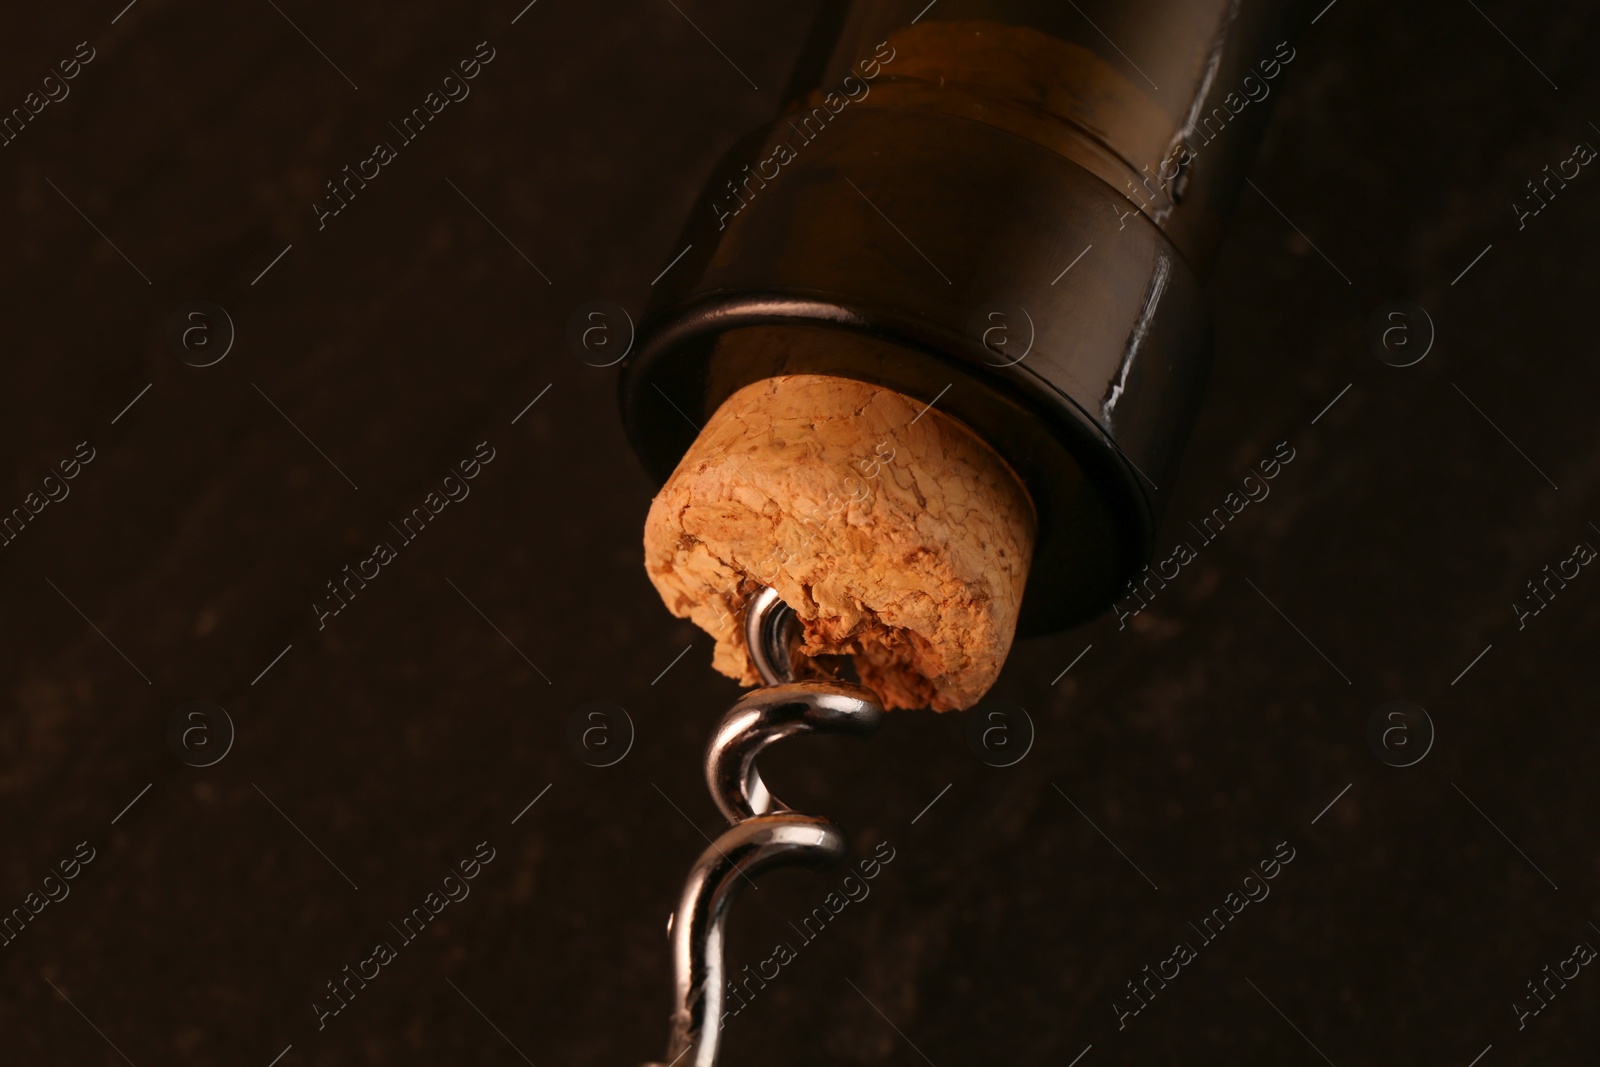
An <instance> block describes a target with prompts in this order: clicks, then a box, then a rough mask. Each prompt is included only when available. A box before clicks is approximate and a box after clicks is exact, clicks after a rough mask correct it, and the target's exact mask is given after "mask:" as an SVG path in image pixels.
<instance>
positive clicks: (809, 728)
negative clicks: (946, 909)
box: [648, 588, 883, 1067]
mask: <svg viewBox="0 0 1600 1067" xmlns="http://www.w3.org/2000/svg"><path fill="white" fill-rule="evenodd" d="M798 630H799V628H798V623H797V620H796V619H795V616H794V612H793V611H792V610H791V609H790V608H789V606H788V605H787V604H785V603H784V602H783V601H782V600H780V599H779V598H778V595H777V593H776V592H775V591H774V590H772V589H770V588H764V589H762V590H761V592H760V593H758V594H756V596H754V597H752V598H751V600H750V604H749V607H748V608H747V609H746V615H745V638H746V642H747V644H748V646H749V649H750V658H751V660H752V661H753V662H754V664H755V666H756V670H757V671H758V672H759V673H760V674H761V677H762V680H763V681H764V682H765V683H766V686H765V687H764V688H761V689H757V690H755V691H754V692H752V693H750V694H748V695H747V696H745V697H743V698H742V699H741V700H739V701H738V703H736V704H734V705H733V707H732V708H730V709H728V712H727V714H725V715H724V716H723V717H722V721H721V722H720V723H719V724H718V726H717V729H716V730H715V732H713V733H712V735H711V743H710V744H709V745H708V746H707V748H706V756H705V775H706V786H707V788H708V789H709V790H710V791H711V799H712V800H713V801H715V802H716V805H717V808H718V809H719V810H720V811H721V812H722V814H723V815H724V816H725V817H726V818H727V820H728V821H729V823H731V824H732V825H731V826H730V827H729V829H727V830H726V831H724V832H723V833H722V834H721V835H720V836H719V837H718V838H717V839H716V840H715V841H714V842H712V844H711V847H710V848H708V849H706V850H705V851H704V852H702V853H701V854H700V858H699V859H698V860H696V861H695V864H694V866H693V867H692V868H690V871H689V877H688V880H687V881H686V882H685V884H684V887H683V894H682V896H680V897H679V900H678V909H677V911H676V912H674V914H673V916H672V920H671V922H670V924H669V925H668V932H669V935H670V936H671V938H672V960H673V970H674V984H673V998H674V1000H673V1012H672V1017H671V1036H670V1038H669V1041H668V1045H667V1059H666V1060H665V1061H664V1063H662V1064H651V1065H648V1067H715V1065H716V1063H717V1057H718V1054H719V1052H720V1049H721V1039H722V997H723V991H724V989H725V988H726V985H727V978H726V975H725V967H726V960H725V959H724V956H723V953H724V947H725V941H724V930H725V927H726V925H727V920H728V911H729V909H730V907H731V906H732V904H733V901H734V899H735V898H736V897H737V896H738V894H739V891H740V890H741V889H742V888H743V887H744V886H745V885H747V884H750V881H749V880H750V879H752V878H754V877H755V876H756V875H758V874H761V873H763V872H765V871H768V870H772V869H774V868H777V867H787V866H798V865H821V864H825V863H833V862H836V861H838V860H839V859H840V858H842V857H843V856H844V853H845V841H844V837H843V835H842V834H840V833H839V831H838V830H837V829H835V828H834V826H833V824H832V823H830V822H829V821H828V820H827V819H824V818H822V817H821V816H817V815H803V814H801V813H799V812H796V811H794V810H792V809H791V808H789V807H788V806H787V805H785V804H784V803H783V802H782V801H780V800H779V799H778V798H777V797H775V796H773V795H772V792H771V791H770V790H768V789H767V786H766V783H765V782H763V781H762V779H761V775H760V772H758V771H757V770H756V765H755V761H756V757H757V756H758V755H760V753H761V752H762V750H763V749H765V748H766V747H767V746H768V745H770V744H772V743H773V742H775V741H779V740H782V739H784V738H787V737H793V736H795V735H797V734H807V733H842V734H853V735H856V736H866V735H869V734H871V733H872V732H873V731H875V730H876V729H877V728H878V724H879V722H880V721H881V720H882V718H883V708H882V707H881V706H880V705H879V703H878V700H877V698H876V697H875V696H874V695H873V694H872V692H871V691H870V690H868V689H865V688H863V687H861V686H859V685H852V684H850V683H848V682H841V681H836V680H833V679H817V680H807V681H799V682H797V681H795V672H794V649H795V646H796V644H797V640H798Z"/></svg>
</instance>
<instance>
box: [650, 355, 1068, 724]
mask: <svg viewBox="0 0 1600 1067" xmlns="http://www.w3.org/2000/svg"><path fill="white" fill-rule="evenodd" d="M1035 534H1036V519H1035V515H1034V510H1033V505H1032V502H1031V501H1030V500H1029V498H1028V494H1027V492H1026V490H1025V489H1024V488H1023V486H1022V483H1021V482H1020V481H1019V480H1018V478H1017V476H1016V475H1015V474H1014V473H1013V472H1012V470H1011V469H1010V467H1009V466H1007V465H1006V463H1005V462H1004V461H1003V460H1002V459H1001V458H1000V457H999V456H998V455H996V454H995V453H994V451H993V450H992V449H990V448H989V446H988V445H986V444H985V443H984V442H983V441H981V440H979V439H978V438H977V437H976V436H975V435H973V433H972V432H971V431H970V430H968V429H967V428H966V427H965V426H963V425H962V424H961V423H959V422H957V421H956V420H955V419H953V418H951V417H950V416H948V415H945V414H944V413H942V412H940V411H939V410H937V409H936V408H934V407H931V406H929V405H928V404H927V403H926V402H924V401H919V400H914V399H912V398H910V397H907V396H903V395H901V394H899V393H896V392H893V391H891V390H888V389H885V388H882V387H881V386H877V385H873V384H870V383H867V382H860V381H855V380H852V379H848V378H838V377H831V376H826V375H816V374H797V375H785V376H781V377H775V378H768V379H766V380H763V381H759V382H756V383H754V384H752V385H748V386H746V387H744V388H743V389H740V390H739V391H738V392H736V393H734V394H733V395H732V396H730V397H729V398H728V399H727V400H726V401H724V402H723V404H722V405H721V407H719V408H718V409H717V411H716V412H715V414H713V415H712V417H711V419H710V421H708V422H707V423H706V425H705V428H704V429H703V431H702V432H701V433H700V436H699V437H697V438H696V439H695V441H694V443H693V444H692V445H691V446H690V448H689V451H688V452H687V453H686V454H685V455H684V457H683V459H682V460H681V461H680V462H679V464H678V467H677V469H676V470H675V471H674V472H673V473H672V476H671V477H670V478H669V479H668V480H667V483H666V485H665V486H663V487H662V490H661V492H660V493H659V494H658V495H657V496H656V498H655V501H654V502H653V503H652V505H651V507H650V513H649V517H648V518H647V519H646V522H645V535H644V546H645V567H646V570H647V571H648V573H649V575H650V579H651V581H652V582H654V583H655V587H656V589H657V591H658V592H659V593H660V594H661V598H662V600H663V601H665V602H666V605H667V607H668V609H669V610H671V611H672V613H673V614H674V615H677V616H679V617H682V618H688V619H691V620H693V621H694V623H695V624H696V625H698V626H699V627H700V628H701V629H703V630H705V631H706V632H707V633H709V634H711V636H712V637H714V638H715V639H716V650H715V653H714V656H713V660H712V663H713V666H715V667H716V669H717V670H719V671H721V672H722V673H723V674H726V675H728V676H730V677H732V678H736V679H738V680H739V681H740V682H742V683H744V684H746V685H755V684H757V683H758V682H759V681H760V679H759V677H758V675H757V674H756V671H755V668H754V666H753V665H752V663H751V661H750V657H749V654H748V652H747V650H746V647H745V640H744V632H743V626H742V622H743V611H744V606H745V604H746V602H747V601H748V599H749V598H750V597H751V596H753V595H754V594H755V593H756V592H757V591H758V590H759V589H760V588H761V587H762V586H767V585H770V586H772V587H773V588H774V589H775V590H776V591H777V592H778V595H779V596H780V597H782V598H783V600H784V601H785V602H786V603H787V604H788V605H789V606H790V607H792V608H793V609H794V611H795V614H796V615H797V616H798V617H799V619H800V622H801V625H802V626H803V628H804V634H805V638H804V643H803V644H802V646H801V649H800V654H801V657H802V661H804V660H806V659H815V660H820V661H822V662H823V664H824V665H826V664H827V663H828V662H829V659H830V657H844V656H848V657H850V658H851V659H852V660H853V662H854V665H855V669H856V672H857V674H858V675H859V676H860V678H861V681H862V683H863V684H865V685H867V686H868V687H870V688H871V689H873V690H874V691H875V692H876V693H877V694H878V695H879V697H880V698H881V699H882V701H883V704H884V706H885V707H886V708H920V707H931V708H933V709H934V710H936V711H948V710H952V709H959V708H967V707H970V706H972V705H973V704H975V703H976V702H977V701H978V700H979V699H980V698H981V697H982V696H983V694H984V693H985V692H987V691H988V689H989V687H990V686H991V685H993V683H994V680H995V678H996V677H997V676H998V675H999V673H1000V668H1001V666H1002V665H1003V664H1004V662H1005V658H1006V654H1007V652H1008V651H1009V650H1010V648H1011V641H1012V639H1013V637H1014V636H1015V633H1016V623H1017V612H1018V609H1019V608H1020V606H1021V603H1022V591H1023V587H1024V585H1025V584H1026V582H1027V577H1028V566H1029V563H1030V560H1031V558H1032V553H1033V547H1034V538H1035Z"/></svg>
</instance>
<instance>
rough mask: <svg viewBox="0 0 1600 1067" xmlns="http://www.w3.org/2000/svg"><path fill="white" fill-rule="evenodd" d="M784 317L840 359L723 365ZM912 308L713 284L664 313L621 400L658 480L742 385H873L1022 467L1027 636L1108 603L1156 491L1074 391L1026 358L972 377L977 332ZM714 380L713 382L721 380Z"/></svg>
mask: <svg viewBox="0 0 1600 1067" xmlns="http://www.w3.org/2000/svg"><path fill="white" fill-rule="evenodd" d="M760 327H776V328H779V329H801V330H816V331H827V332H829V333H831V334H832V335H833V336H832V338H831V342H832V343H830V344H829V345H827V346H821V347H826V348H827V349H831V350H833V351H835V352H836V358H834V359H824V360H819V361H815V362H809V361H804V360H802V361H800V362H798V363H797V362H796V361H795V359H794V358H793V355H792V353H791V354H790V356H789V357H788V358H787V359H780V358H778V357H774V358H772V359H764V358H761V357H760V356H751V355H750V354H749V353H751V352H752V351H754V352H759V351H760V350H761V348H760V346H750V345H745V346H741V353H742V357H741V359H740V360H739V362H738V365H737V366H729V365H725V364H724V365H716V366H714V363H715V361H716V356H715V349H716V346H717V342H718V340H719V339H721V338H723V337H724V336H727V335H729V334H731V333H734V332H736V331H740V330H745V329H751V328H760ZM941 333H942V331H940V330H938V329H937V328H936V327H933V326H932V325H931V324H928V323H926V322H923V321H919V320H917V319H915V318H914V317H905V316H900V315H896V314H894V313H892V312H887V313H886V312H869V311H867V310H865V309H862V308H859V307H852V306H850V305H848V304H845V303H842V302H831V301H823V300H818V299H817V298H816V297H815V295H814V294H800V295H793V296H786V295H785V294H778V293H721V294H711V295H708V296H706V297H704V298H702V299H700V300H697V301H695V302H693V303H692V304H689V305H686V306H684V307H682V308H680V309H678V311H677V312H676V313H675V314H673V315H671V316H670V317H668V318H666V319H663V320H658V321H656V322H654V323H652V324H651V325H650V326H649V327H648V328H647V330H646V332H643V333H641V336H640V344H639V346H638V347H637V348H636V350H635V352H634V353H633V354H632V355H630V357H629V358H628V360H627V361H626V362H625V363H624V365H623V374H622V377H621V379H620V383H619V384H620V394H621V395H620V400H621V406H622V412H623V421H624V425H625V428H626V430H627V434H628V438H629V443H630V444H631V446H632V447H633V449H634V451H635V453H636V454H637V455H638V456H639V458H640V460H641V461H642V462H643V464H644V466H645V468H646V470H647V471H648V473H649V474H650V475H651V477H652V478H653V479H654V480H655V481H656V483H657V484H660V483H662V482H664V481H665V480H666V479H667V477H668V476H669V475H670V474H671V473H672V471H673V469H674V468H675V467H676V466H677V464H678V461H679V460H680V459H681V458H682V457H683V455H684V453H686V452H687V451H688V449H689V446H690V444H692V443H693V441H694V439H695V437H696V435H697V434H698V432H699V431H698V427H699V426H702V425H704V423H705V420H706V419H707V418H709V417H710V415H711V414H712V413H713V412H715V410H716V409H717V407H718V406H720V404H721V403H722V402H723V401H724V400H725V399H727V397H728V396H731V395H732V394H733V393H734V392H737V391H738V390H739V389H740V388H743V387H744V386H746V385H749V384H751V383H752V382H756V381H760V380H763V379H766V378H771V377H777V376H779V375H786V374H828V375H833V376H836V377H845V378H853V379H857V380H860V381H869V382H872V383H873V384H875V385H880V386H883V387H884V388H887V389H892V390H894V391H896V392H899V393H902V394H904V395H907V396H911V397H914V398H918V399H921V400H923V401H933V400H934V399H935V398H936V397H937V396H938V394H939V393H940V392H941V390H945V389H946V387H947V386H948V385H949V384H950V383H951V382H952V381H955V382H959V383H960V385H961V388H960V389H959V390H956V389H949V390H948V391H946V392H945V394H944V396H943V397H942V398H940V399H939V400H938V403H939V409H940V411H941V412H943V413H944V414H946V415H948V416H950V417H952V418H954V419H955V420H957V421H958V422H960V423H962V424H963V425H964V426H966V427H967V428H968V429H969V430H971V431H972V432H973V434H974V435H976V436H977V437H978V438H979V439H981V440H983V441H985V442H986V443H987V444H989V445H990V446H991V447H992V448H993V449H994V450H995V452H996V454H997V455H999V456H1000V458H1001V459H1003V460H1004V461H1005V462H1006V463H1007V464H1008V465H1009V466H1010V467H1011V469H1012V471H1013V472H1014V473H1015V474H1016V476H1017V478H1018V480H1019V482H1021V484H1022V485H1023V487H1024V488H1025V489H1026V491H1027V493H1028V496H1029V499H1030V500H1031V501H1032V503H1033V506H1034V510H1035V514H1036V517H1037V519H1038V534H1037V540H1036V543H1035V546H1034V558H1033V564H1032V567H1031V569H1030V572H1029V577H1028V584H1027V588H1026V591H1025V593H1024V596H1023V601H1022V608H1021V612H1020V614H1019V617H1018V636H1019V637H1028V636H1035V635H1038V634H1043V633H1052V632H1056V631H1058V630H1062V629H1066V628H1068V627H1070V626H1074V625H1077V624H1078V623H1081V622H1085V621H1087V620H1089V619H1091V618H1093V617H1094V616H1096V615H1098V614H1100V613H1101V612H1102V611H1104V610H1105V609H1106V608H1107V607H1109V606H1110V604H1111V603H1112V602H1113V601H1114V600H1115V599H1116V598H1117V597H1118V596H1119V595H1121V593H1122V592H1123V590H1124V589H1125V588H1126V585H1127V582H1128V581H1129V580H1131V579H1132V577H1133V576H1134V575H1135V574H1137V573H1138V571H1139V570H1140V568H1142V567H1143V566H1144V564H1145V563H1146V562H1148V560H1149V557H1150V553H1151V551H1152V549H1153V543H1154V525H1155V511H1154V501H1153V500H1152V498H1151V496H1150V495H1149V493H1148V491H1147V487H1146V486H1144V485H1142V484H1141V482H1140V480H1139V476H1138V474H1137V473H1136V472H1135V470H1134V469H1133V468H1132V467H1131V465H1130V464H1129V463H1128V461H1127V459H1126V457H1125V456H1123V455H1122V454H1121V451H1120V449H1119V448H1118V447H1117V446H1116V445H1115V443H1114V442H1113V441H1112V439H1111V438H1110V437H1109V436H1108V435H1107V434H1106V433H1105V432H1104V431H1103V430H1102V429H1101V428H1100V427H1099V426H1097V425H1096V424H1095V423H1094V422H1093V420H1092V419H1090V418H1089V417H1088V416H1087V415H1086V414H1085V413H1084V412H1083V411H1082V409H1081V408H1080V407H1079V406H1078V405H1077V404H1076V403H1075V402H1074V401H1073V400H1072V399H1071V398H1070V397H1068V396H1067V395H1066V394H1064V393H1063V392H1061V391H1060V390H1059V389H1058V388H1056V387H1055V386H1053V385H1052V384H1051V383H1049V382H1048V381H1045V380H1044V379H1042V378H1040V377H1039V376H1038V375H1037V374H1035V373H1034V372H1033V371H1032V370H1031V369H1029V368H1027V367H1022V368H1009V369H1008V370H1009V372H1010V373H1009V376H1002V375H1001V374H991V375H980V374H974V367H973V366H972V363H971V362H970V361H969V358H963V356H962V355H960V354H959V352H960V349H961V348H962V346H964V345H968V344H970V339H967V338H964V337H961V336H960V335H946V336H940V334H941ZM713 383H714V384H713Z"/></svg>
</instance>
